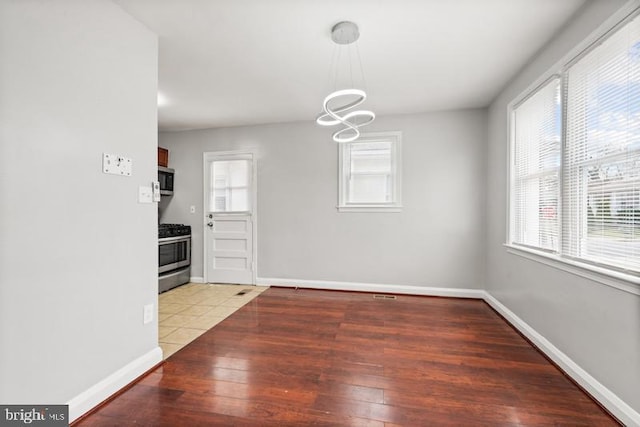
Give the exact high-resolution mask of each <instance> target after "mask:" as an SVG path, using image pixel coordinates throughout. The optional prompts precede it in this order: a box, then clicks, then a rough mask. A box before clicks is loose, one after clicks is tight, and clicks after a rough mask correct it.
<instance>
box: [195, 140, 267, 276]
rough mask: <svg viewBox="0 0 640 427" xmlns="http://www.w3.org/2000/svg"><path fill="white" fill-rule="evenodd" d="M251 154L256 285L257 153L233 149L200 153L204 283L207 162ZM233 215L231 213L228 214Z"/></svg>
mask: <svg viewBox="0 0 640 427" xmlns="http://www.w3.org/2000/svg"><path fill="white" fill-rule="evenodd" d="M247 155H250V156H251V184H252V189H253V191H252V192H251V241H252V245H251V246H252V247H251V252H252V253H251V255H252V262H251V272H252V274H251V277H252V282H253V286H256V284H257V283H256V280H257V277H258V232H257V230H258V173H257V153H256V151H254V150H233V151H205V152H203V153H202V255H203V256H202V277H203V280H204V283H209V280H208V277H207V276H208V275H209V273H208V271H209V268H208V266H207V259H208V255H209V254H208V252H209V249H208V246H209V245H208V244H207V243H208V242H207V222H208V218H207V215H206V214H205V212H208V210H209V206H208V205H207V202H208V197H209V194H208V192H207V190H208V189H209V183H208V182H207V177H208V176H209V172H208V170H207V163H209V162H210V161H212V160H233V159H234V157H236V156H247ZM230 215H233V214H230Z"/></svg>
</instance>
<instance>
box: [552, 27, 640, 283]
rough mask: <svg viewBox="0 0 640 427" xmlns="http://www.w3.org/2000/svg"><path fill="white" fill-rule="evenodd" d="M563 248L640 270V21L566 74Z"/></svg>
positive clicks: (587, 258)
mask: <svg viewBox="0 0 640 427" xmlns="http://www.w3.org/2000/svg"><path fill="white" fill-rule="evenodd" d="M565 75H566V91H567V92H566V93H567V94H566V149H565V155H564V159H565V167H564V203H563V211H564V218H563V235H564V239H563V245H562V248H563V252H564V254H565V255H568V256H571V257H575V258H579V259H581V260H585V261H589V262H593V263H597V264H605V265H608V266H612V267H616V268H619V269H623V270H632V271H635V272H638V271H640V19H639V18H638V17H636V18H635V19H633V20H632V21H631V22H628V23H627V24H626V25H624V26H622V27H621V28H619V29H618V30H617V31H616V32H615V33H614V34H612V35H611V36H610V37H609V38H607V39H606V40H604V41H603V42H602V44H600V45H598V46H597V47H595V48H593V49H592V50H591V51H589V52H588V53H587V54H586V55H584V56H583V57H581V58H579V59H578V60H577V61H576V62H575V63H573V64H571V65H570V66H569V67H568V68H567V70H566V72H565Z"/></svg>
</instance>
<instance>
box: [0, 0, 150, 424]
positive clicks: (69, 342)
mask: <svg viewBox="0 0 640 427" xmlns="http://www.w3.org/2000/svg"><path fill="white" fill-rule="evenodd" d="M156 76H157V39H156V36H155V35H153V34H151V33H150V32H149V31H148V30H147V29H146V28H144V27H143V26H142V25H140V24H139V23H138V22H137V21H135V20H134V19H133V18H131V17H130V16H129V15H127V14H125V13H124V12H123V11H122V10H121V9H120V8H119V7H118V6H116V5H114V4H113V3H111V2H109V1H106V0H64V1H55V2H54V1H36V0H9V1H2V2H0V94H1V95H0V195H1V197H2V203H1V204H0V236H1V240H0V242H1V244H0V343H2V344H1V345H0V402H3V403H21V404H37V403H40V404H44V403H60V404H62V403H66V402H69V401H70V400H72V399H74V398H76V397H78V396H79V395H82V394H86V392H87V391H88V389H89V388H90V387H92V386H94V385H96V384H97V383H98V382H99V381H101V380H103V379H105V378H107V377H108V376H109V375H111V374H113V373H114V372H116V371H117V370H119V369H121V368H123V367H124V366H125V365H127V364H129V363H130V362H132V361H133V360H135V359H136V358H138V357H140V356H143V355H145V354H148V353H149V352H154V349H156V348H157V323H156V322H152V323H150V324H147V325H144V326H143V324H142V310H143V305H144V304H148V303H154V304H155V303H156V301H157V286H158V282H157V246H156V245H157V225H156V224H157V209H156V205H155V204H138V203H137V193H138V186H139V185H142V184H144V185H149V183H150V182H151V181H152V180H154V179H155V176H156V166H155V164H156V143H157V133H156V132H157V119H156V114H157V112H156V88H157V78H156ZM103 152H107V153H115V154H119V155H124V156H127V157H130V158H132V159H133V162H134V163H133V176H132V177H128V178H127V177H121V176H115V175H105V174H103V173H102V153H103ZM156 352H157V351H156ZM105 397H106V396H105ZM71 410H72V413H73V411H74V408H71Z"/></svg>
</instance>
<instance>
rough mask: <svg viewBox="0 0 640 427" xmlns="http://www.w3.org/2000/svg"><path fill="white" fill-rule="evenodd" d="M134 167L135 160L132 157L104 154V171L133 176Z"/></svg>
mask: <svg viewBox="0 0 640 427" xmlns="http://www.w3.org/2000/svg"><path fill="white" fill-rule="evenodd" d="M132 169H133V160H131V159H130V158H128V157H123V156H118V155H116V154H108V153H103V154H102V172H104V173H108V174H112V175H121V176H131V170H132Z"/></svg>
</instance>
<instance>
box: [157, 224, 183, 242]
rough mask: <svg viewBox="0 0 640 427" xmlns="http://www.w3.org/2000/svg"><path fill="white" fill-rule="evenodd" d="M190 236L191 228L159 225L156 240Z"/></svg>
mask: <svg viewBox="0 0 640 427" xmlns="http://www.w3.org/2000/svg"><path fill="white" fill-rule="evenodd" d="M190 234H191V226H190V225H184V224H159V225H158V238H160V239H162V238H165V237H176V236H188V235H190Z"/></svg>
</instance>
